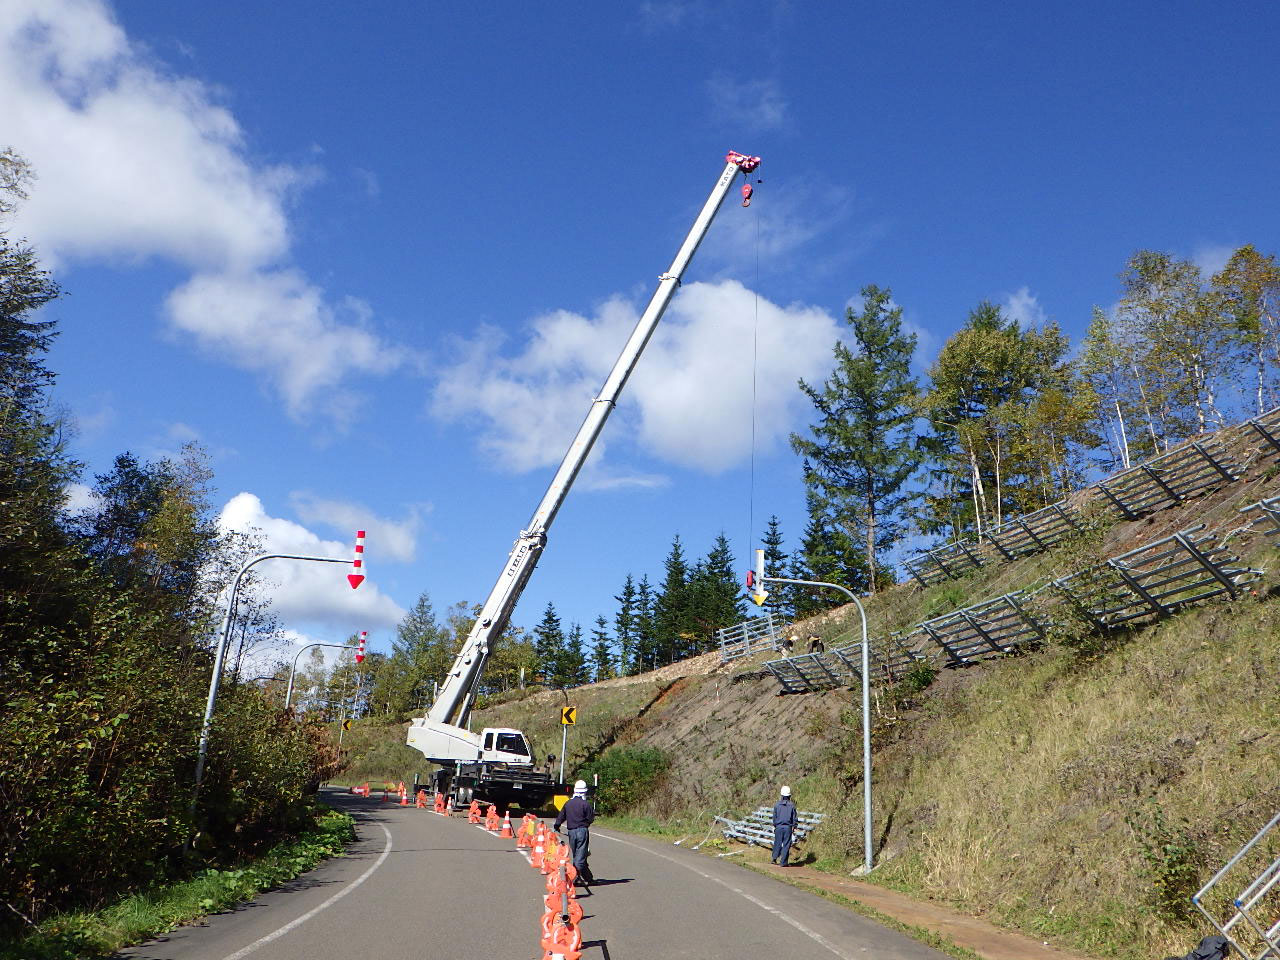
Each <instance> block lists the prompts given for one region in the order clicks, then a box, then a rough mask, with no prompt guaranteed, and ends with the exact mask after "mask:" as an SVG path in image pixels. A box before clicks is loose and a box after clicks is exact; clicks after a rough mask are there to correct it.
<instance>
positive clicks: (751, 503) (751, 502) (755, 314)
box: [743, 174, 760, 557]
mask: <svg viewBox="0 0 1280 960" xmlns="http://www.w3.org/2000/svg"><path fill="white" fill-rule="evenodd" d="M745 176H746V177H747V179H748V181H749V180H750V179H751V175H750V174H745ZM749 187H750V183H747V184H745V185H744V189H743V195H744V201H743V206H746V205H747V204H748V203H749V202H750V200H751V195H750V194H749V193H747V189H748V188H749ZM755 221H756V278H755V281H754V282H753V283H752V294H753V296H754V298H755V299H754V302H753V304H752V311H751V314H752V315H751V468H750V480H749V481H748V484H747V539H746V544H747V556H748V557H750V556H751V550H752V549H753V547H752V545H753V544H754V543H755V542H756V540H755V536H756V516H755V510H756V380H757V376H758V373H759V364H760V344H759V341H760V208H759V207H757V208H756V211H755Z"/></svg>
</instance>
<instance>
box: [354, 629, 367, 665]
mask: <svg viewBox="0 0 1280 960" xmlns="http://www.w3.org/2000/svg"><path fill="white" fill-rule="evenodd" d="M368 638H369V631H368V630H361V631H360V647H359V648H358V649H357V650H356V663H364V642H365V640H367V639H368Z"/></svg>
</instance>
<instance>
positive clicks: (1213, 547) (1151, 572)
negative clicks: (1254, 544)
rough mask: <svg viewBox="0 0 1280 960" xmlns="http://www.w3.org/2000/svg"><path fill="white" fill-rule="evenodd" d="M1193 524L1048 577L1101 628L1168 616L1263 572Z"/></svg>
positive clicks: (1234, 593) (1234, 592)
mask: <svg viewBox="0 0 1280 960" xmlns="http://www.w3.org/2000/svg"><path fill="white" fill-rule="evenodd" d="M1203 529H1204V526H1203V525H1200V526H1197V527H1191V528H1189V529H1187V530H1183V531H1181V532H1179V533H1175V534H1174V535H1173V536H1171V537H1163V538H1161V539H1160V540H1156V541H1153V542H1152V543H1148V544H1146V545H1145V546H1142V547H1139V548H1138V549H1136V550H1130V551H1129V552H1128V553H1122V554H1120V555H1119V556H1118V557H1112V558H1111V559H1109V560H1107V561H1105V562H1104V563H1100V564H1098V565H1096V566H1093V567H1089V568H1087V569H1085V570H1081V571H1079V572H1078V573H1073V574H1071V575H1070V576H1067V577H1062V578H1060V579H1058V580H1054V581H1052V582H1051V584H1050V585H1051V586H1052V587H1053V588H1054V589H1056V590H1057V591H1058V592H1059V593H1061V594H1062V595H1063V596H1064V597H1065V598H1066V599H1067V600H1068V601H1070V602H1071V603H1072V604H1073V605H1074V606H1075V607H1076V608H1077V609H1079V610H1080V611H1081V612H1082V613H1083V614H1084V615H1085V616H1086V617H1087V618H1088V619H1089V620H1090V621H1091V622H1092V623H1093V624H1094V626H1096V627H1097V628H1098V629H1099V630H1114V629H1115V628H1116V627H1120V626H1123V625H1125V624H1128V623H1131V622H1132V621H1134V620H1138V619H1141V618H1143V617H1147V616H1157V617H1162V616H1166V615H1168V614H1170V613H1172V612H1173V611H1175V610H1177V609H1179V608H1181V607H1185V606H1187V605H1188V604H1191V603H1196V602H1198V601H1200V600H1207V599H1209V598H1210V597H1216V596H1220V595H1221V594H1223V593H1228V594H1230V595H1231V596H1232V597H1235V596H1238V595H1239V593H1240V589H1241V588H1242V587H1244V586H1245V585H1246V584H1248V583H1251V582H1252V581H1254V580H1256V579H1257V578H1258V577H1260V576H1262V571H1261V570H1254V569H1251V568H1249V567H1241V566H1237V565H1236V564H1238V562H1239V557H1237V556H1236V555H1235V554H1233V553H1231V552H1230V551H1229V550H1228V549H1227V548H1226V546H1225V545H1223V544H1222V542H1221V541H1220V540H1219V539H1218V538H1217V536H1216V535H1215V534H1200V533H1199V531H1201V530H1203Z"/></svg>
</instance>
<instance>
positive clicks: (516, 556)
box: [409, 152, 760, 761]
mask: <svg viewBox="0 0 1280 960" xmlns="http://www.w3.org/2000/svg"><path fill="white" fill-rule="evenodd" d="M759 163H760V158H759V157H750V156H744V155H743V154H739V153H733V152H730V153H729V154H728V156H727V157H726V158H725V168H724V171H723V172H722V173H721V174H720V178H719V179H718V180H717V181H716V185H715V187H714V188H712V190H711V195H710V196H709V197H708V198H707V202H706V203H705V204H704V205H703V207H702V211H701V212H700V213H699V214H698V217H697V219H696V220H694V222H693V226H692V228H690V230H689V234H688V236H686V237H685V240H684V243H683V244H681V246H680V250H679V252H678V253H677V254H676V257H675V259H674V260H673V261H672V262H671V268H670V269H669V270H668V271H667V272H666V273H664V274H662V276H661V277H659V278H658V289H657V290H655V291H654V294H653V297H652V298H651V299H650V300H649V306H648V307H646V308H645V311H644V313H643V314H642V315H641V316H640V319H639V320H638V321H637V322H636V326H635V329H634V330H632V331H631V336H630V337H629V338H628V340H627V343H626V345H625V346H624V347H623V348H622V353H621V354H619V356H618V359H617V361H616V362H615V363H614V365H613V369H612V370H611V371H610V372H609V376H608V378H607V379H606V380H605V382H604V386H603V387H602V388H601V390H600V394H599V396H597V397H596V398H595V400H594V401H593V402H592V404H591V409H590V410H589V411H588V412H587V416H586V419H585V420H583V422H582V426H581V427H579V428H578V433H577V436H575V437H574V438H573V442H572V443H571V444H570V445H569V449H568V451H567V452H566V453H565V455H564V459H563V460H562V461H561V462H560V467H559V469H558V470H556V474H555V476H554V477H553V478H552V480H551V484H550V486H548V487H547V492H546V493H545V494H544V495H543V497H542V502H541V503H539V504H538V508H537V509H536V510H535V511H534V513H533V517H532V518H531V519H530V520H529V524H528V526H527V527H526V528H525V529H524V530H522V531H521V532H520V536H519V537H518V538H517V539H516V542H515V545H514V546H513V547H512V549H511V555H510V556H509V557H508V559H507V564H506V566H505V567H504V568H503V570H502V573H501V575H500V576H499V577H498V581H497V583H495V584H494V585H493V589H492V590H491V591H490V592H489V598H488V599H487V600H486V601H485V603H484V606H483V607H482V608H481V610H480V615H479V617H478V618H477V620H476V623H475V626H474V627H473V628H472V629H471V633H470V635H469V636H468V637H467V640H466V642H465V643H464V644H463V645H462V648H461V650H460V651H459V652H458V656H457V659H456V660H454V663H453V666H452V668H451V669H450V670H449V674H448V676H447V677H446V678H445V681H444V683H443V684H442V685H441V687H440V691H439V693H438V694H437V696H436V699H435V702H434V703H433V704H432V705H431V709H430V710H429V711H428V713H427V715H426V716H425V717H423V718H421V719H419V720H415V721H414V723H413V726H412V727H411V728H410V731H409V743H410V744H411V745H413V746H415V747H417V748H418V749H419V750H421V751H422V752H423V754H424V755H425V756H426V757H427V759H429V760H436V761H440V760H474V759H477V751H476V743H475V740H476V737H475V735H474V734H469V733H468V732H467V731H465V730H463V729H461V728H462V727H464V726H465V725H466V722H467V718H468V716H469V714H470V712H471V706H472V704H473V702H474V700H475V693H476V687H477V686H478V683H479V678H480V674H481V671H482V670H483V669H484V664H485V660H486V658H487V657H488V655H489V651H490V649H491V648H492V645H493V642H494V641H495V640H496V639H497V638H498V636H500V635H501V633H502V631H503V630H505V629H506V627H507V623H508V621H509V620H510V618H511V613H512V611H513V610H514V609H515V606H516V602H517V601H518V600H519V599H520V594H521V593H523V592H524V588H525V584H527V583H528V581H529V577H530V576H531V575H532V573H533V569H534V567H535V566H537V563H538V558H539V556H540V555H541V553H542V550H543V547H545V546H546V542H547V530H548V529H549V528H550V527H551V523H552V521H553V520H555V517H556V514H557V512H559V510H560V505H561V504H562V503H563V502H564V498H565V496H566V494H568V492H569V488H570V487H571V486H572V485H573V481H574V478H576V477H577V475H578V471H580V470H581V469H582V465H583V464H584V463H585V462H586V459H587V456H588V454H590V453H591V447H592V446H593V445H594V444H595V441H596V438H597V437H598V436H599V435H600V431H601V429H603V427H604V424H605V421H606V420H607V419H608V418H609V414H610V413H611V412H612V411H613V408H614V406H615V404H616V403H617V400H618V395H619V394H620V393H621V392H622V388H623V387H624V386H625V385H626V382H627V378H628V377H629V376H630V375H631V371H632V370H634V369H635V365H636V362H637V361H638V360H639V359H640V354H641V353H642V352H643V350H644V348H645V345H646V344H648V342H649V338H650V337H651V336H652V335H653V331H654V329H655V328H656V327H657V325H658V321H659V320H660V319H661V318H662V314H663V313H664V312H665V311H666V309H667V305H668V304H669V303H670V302H671V298H672V297H673V296H674V295H675V292H676V288H677V287H679V285H680V279H681V276H682V275H683V274H684V271H685V268H686V267H687V266H688V265H689V261H690V260H691V259H692V258H693V254H694V252H695V251H696V250H697V249H698V245H699V244H700V243H702V240H703V238H704V237H705V236H706V234H707V230H708V228H709V227H710V226H711V221H712V220H713V219H714V218H715V215H716V212H717V211H718V210H719V209H720V205H721V204H722V203H723V202H724V198H725V196H726V195H727V194H728V192H729V187H730V186H731V185H732V183H733V179H734V177H735V175H736V174H737V173H738V171H739V170H741V171H742V172H743V173H746V174H749V173H751V171H753V170H755V168H756V167H757V166H758V165H759ZM743 195H744V197H746V198H747V200H746V201H744V205H745V203H746V202H749V199H750V195H751V188H750V186H749V185H748V186H746V187H744V190H743Z"/></svg>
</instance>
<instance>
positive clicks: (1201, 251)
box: [1191, 244, 1236, 282]
mask: <svg viewBox="0 0 1280 960" xmlns="http://www.w3.org/2000/svg"><path fill="white" fill-rule="evenodd" d="M1235 252H1236V248H1235V247H1231V246H1225V245H1223V244H1209V245H1207V246H1200V247H1196V249H1195V251H1194V252H1193V253H1192V254H1191V262H1192V263H1194V264H1195V265H1196V266H1197V267H1199V268H1200V274H1201V276H1202V277H1204V279H1205V281H1206V282H1207V281H1208V279H1209V278H1210V277H1212V276H1213V275H1214V274H1215V273H1218V272H1219V271H1220V270H1221V269H1222V268H1223V267H1225V266H1226V265H1227V261H1228V260H1230V259H1231V255H1232V254H1233V253H1235Z"/></svg>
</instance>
